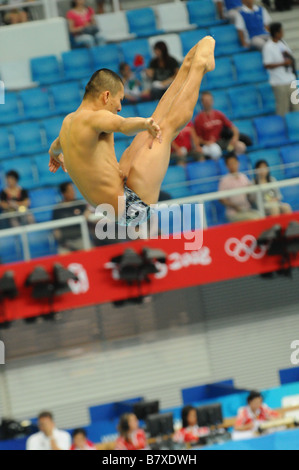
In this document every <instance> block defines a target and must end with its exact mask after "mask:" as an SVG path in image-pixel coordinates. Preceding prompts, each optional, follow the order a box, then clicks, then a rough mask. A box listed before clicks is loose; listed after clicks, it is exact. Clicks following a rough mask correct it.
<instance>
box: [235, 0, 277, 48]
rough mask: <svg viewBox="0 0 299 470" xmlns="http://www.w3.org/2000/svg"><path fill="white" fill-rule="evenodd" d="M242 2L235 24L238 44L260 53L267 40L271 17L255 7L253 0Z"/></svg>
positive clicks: (260, 8) (263, 9) (264, 10)
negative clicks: (238, 39)
mask: <svg viewBox="0 0 299 470" xmlns="http://www.w3.org/2000/svg"><path fill="white" fill-rule="evenodd" d="M242 1H243V5H242V7H241V9H240V10H239V12H238V13H237V16H236V22H235V25H236V28H237V30H238V34H239V38H240V42H241V44H242V46H243V47H252V48H253V49H258V50H260V51H261V50H262V49H263V47H264V45H265V43H266V41H267V40H268V39H269V25H270V23H271V21H272V20H271V17H270V15H269V13H268V12H267V10H266V9H265V8H263V7H261V6H257V5H255V0H242Z"/></svg>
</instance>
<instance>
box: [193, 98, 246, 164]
mask: <svg viewBox="0 0 299 470" xmlns="http://www.w3.org/2000/svg"><path fill="white" fill-rule="evenodd" d="M201 103H202V107H203V111H201V112H200V113H199V114H198V115H197V116H196V118H195V120H194V127H195V131H196V134H197V136H198V138H199V139H198V142H197V145H201V146H202V151H203V153H204V155H206V156H207V157H210V158H213V159H214V160H218V159H219V158H220V157H221V156H222V153H223V151H226V150H227V151H232V150H233V151H234V152H235V153H236V154H237V155H242V154H243V153H245V152H246V148H247V147H246V144H245V143H244V142H247V144H248V145H250V144H251V143H252V142H251V141H250V139H249V138H248V137H247V136H241V138H242V140H243V142H242V141H241V140H240V133H239V130H238V129H237V127H236V126H234V125H233V123H232V122H231V121H230V120H229V119H228V118H227V117H226V116H225V115H224V114H223V113H222V112H221V111H217V110H215V109H213V105H214V99H213V95H212V94H211V93H210V92H208V91H205V92H204V93H202V95H201Z"/></svg>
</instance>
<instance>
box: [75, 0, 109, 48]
mask: <svg viewBox="0 0 299 470" xmlns="http://www.w3.org/2000/svg"><path fill="white" fill-rule="evenodd" d="M66 18H67V20H68V23H69V31H70V33H71V36H72V38H73V40H74V42H75V44H76V45H78V46H85V47H93V46H97V45H98V46H100V45H102V44H103V43H104V40H103V37H102V36H101V34H100V32H99V28H98V27H97V24H96V20H95V14H94V10H93V8H91V7H87V6H86V1H85V0H74V1H72V9H71V10H69V11H68V12H67V15H66Z"/></svg>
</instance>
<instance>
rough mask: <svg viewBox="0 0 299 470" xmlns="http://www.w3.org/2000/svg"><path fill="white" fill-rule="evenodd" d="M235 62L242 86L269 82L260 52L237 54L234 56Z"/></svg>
mask: <svg viewBox="0 0 299 470" xmlns="http://www.w3.org/2000/svg"><path fill="white" fill-rule="evenodd" d="M233 62H234V64H235V67H236V71H237V78H238V82H239V83H240V84H243V83H257V82H266V81H268V80H269V76H268V72H267V71H266V69H265V67H264V64H263V58H262V55H261V53H260V52H249V53H246V54H244V53H243V54H236V55H234V56H233Z"/></svg>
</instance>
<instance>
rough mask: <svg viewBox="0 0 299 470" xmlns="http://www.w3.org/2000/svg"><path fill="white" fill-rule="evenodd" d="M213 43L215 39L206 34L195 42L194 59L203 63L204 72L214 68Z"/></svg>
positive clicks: (214, 43)
mask: <svg viewBox="0 0 299 470" xmlns="http://www.w3.org/2000/svg"><path fill="white" fill-rule="evenodd" d="M215 45H216V41H215V39H214V38H212V36H206V37H204V38H203V39H201V40H200V41H199V43H198V44H197V50H196V54H195V60H196V59H198V61H200V62H201V64H204V65H205V73H208V72H212V70H214V69H215Z"/></svg>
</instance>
